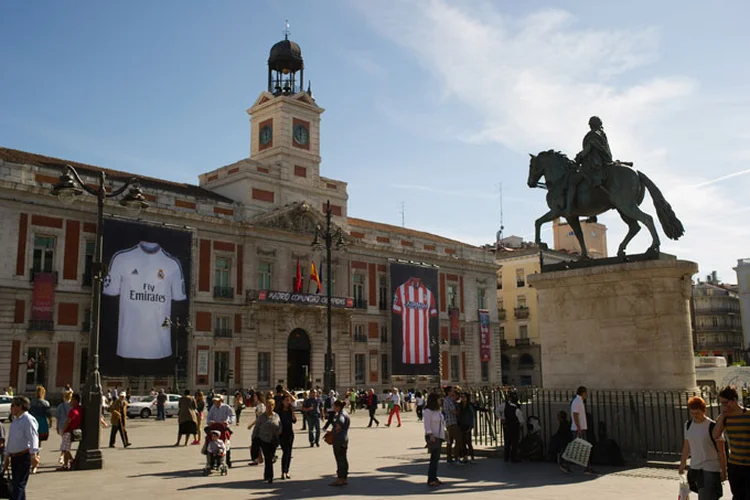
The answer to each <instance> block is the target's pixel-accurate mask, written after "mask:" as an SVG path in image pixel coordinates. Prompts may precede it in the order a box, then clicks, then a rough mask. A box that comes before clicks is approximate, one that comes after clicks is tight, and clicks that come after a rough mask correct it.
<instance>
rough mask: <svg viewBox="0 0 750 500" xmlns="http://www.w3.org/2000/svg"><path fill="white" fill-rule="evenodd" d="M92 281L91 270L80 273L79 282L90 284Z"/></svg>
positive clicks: (85, 284) (84, 284)
mask: <svg viewBox="0 0 750 500" xmlns="http://www.w3.org/2000/svg"><path fill="white" fill-rule="evenodd" d="M92 281H93V280H92V277H91V271H88V272H85V273H83V274H82V275H81V284H82V285H83V286H91V283H92Z"/></svg>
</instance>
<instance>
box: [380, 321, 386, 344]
mask: <svg viewBox="0 0 750 500" xmlns="http://www.w3.org/2000/svg"><path fill="white" fill-rule="evenodd" d="M380 342H381V343H382V344H387V343H388V327H387V326H385V325H383V326H381V327H380Z"/></svg>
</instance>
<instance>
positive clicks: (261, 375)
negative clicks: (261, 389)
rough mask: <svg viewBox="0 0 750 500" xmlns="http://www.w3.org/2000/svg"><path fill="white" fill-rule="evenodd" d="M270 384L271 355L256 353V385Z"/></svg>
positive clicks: (268, 353)
mask: <svg viewBox="0 0 750 500" xmlns="http://www.w3.org/2000/svg"><path fill="white" fill-rule="evenodd" d="M270 383H271V353H270V352H259V353H258V384H259V385H261V384H266V385H268V384H270Z"/></svg>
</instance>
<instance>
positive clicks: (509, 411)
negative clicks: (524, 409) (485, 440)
mask: <svg viewBox="0 0 750 500" xmlns="http://www.w3.org/2000/svg"><path fill="white" fill-rule="evenodd" d="M517 409H518V407H517V406H516V405H514V404H513V403H505V411H504V412H503V417H504V419H505V423H506V424H507V425H518V424H520V422H519V421H518V416H516V410H517Z"/></svg>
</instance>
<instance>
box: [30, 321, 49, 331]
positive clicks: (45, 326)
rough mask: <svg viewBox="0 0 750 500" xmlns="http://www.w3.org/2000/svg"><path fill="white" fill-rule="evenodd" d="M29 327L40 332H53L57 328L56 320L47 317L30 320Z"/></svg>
mask: <svg viewBox="0 0 750 500" xmlns="http://www.w3.org/2000/svg"><path fill="white" fill-rule="evenodd" d="M28 329H29V330H34V331H40V332H51V331H53V330H54V329H55V322H54V321H51V320H46V319H32V320H29V327H28Z"/></svg>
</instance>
